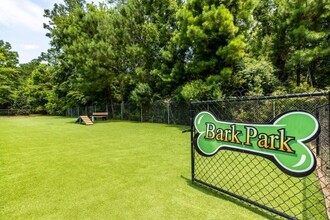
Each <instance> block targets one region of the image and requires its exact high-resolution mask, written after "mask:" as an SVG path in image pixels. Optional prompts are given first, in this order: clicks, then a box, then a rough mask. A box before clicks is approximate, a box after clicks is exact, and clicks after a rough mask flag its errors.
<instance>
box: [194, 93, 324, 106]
mask: <svg viewBox="0 0 330 220" xmlns="http://www.w3.org/2000/svg"><path fill="white" fill-rule="evenodd" d="M312 96H330V91H325V92H313V93H294V94H285V95H277V96H253V97H239V98H226V99H219V100H207V101H192V102H190V103H191V104H201V103H213V102H233V101H235V102H241V101H251V100H266V99H269V100H272V99H288V98H302V97H312Z"/></svg>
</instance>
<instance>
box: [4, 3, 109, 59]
mask: <svg viewBox="0 0 330 220" xmlns="http://www.w3.org/2000/svg"><path fill="white" fill-rule="evenodd" d="M62 2H63V1H62V0H1V5H0V39H1V40H3V41H5V42H9V43H10V45H11V47H12V51H16V52H18V54H19V61H20V63H27V62H29V61H31V60H32V59H34V58H37V57H38V56H39V55H40V53H41V52H46V51H47V49H48V48H49V38H48V37H46V36H45V34H46V33H47V30H45V29H44V28H43V23H47V22H48V21H47V19H46V18H44V17H43V14H44V9H52V8H53V5H54V4H55V3H62ZM87 2H94V3H98V2H104V0H87Z"/></svg>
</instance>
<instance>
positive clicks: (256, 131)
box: [194, 111, 320, 177]
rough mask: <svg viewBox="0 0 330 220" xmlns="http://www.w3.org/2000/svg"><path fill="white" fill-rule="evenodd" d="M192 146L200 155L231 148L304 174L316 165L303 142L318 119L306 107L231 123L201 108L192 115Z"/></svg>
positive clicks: (311, 134)
mask: <svg viewBox="0 0 330 220" xmlns="http://www.w3.org/2000/svg"><path fill="white" fill-rule="evenodd" d="M194 126H195V128H196V131H197V133H196V135H195V137H194V146H195V149H196V150H197V152H198V153H200V154H201V155H203V156H209V157H210V156H213V155H215V154H216V153H217V152H218V151H219V150H225V149H226V150H234V151H239V152H244V153H249V154H254V155H259V156H261V157H264V158H267V159H269V160H271V161H272V162H273V163H275V164H276V166H277V167H278V168H279V169H281V170H282V171H283V172H285V173H286V174H288V175H291V176H295V177H303V176H307V175H309V174H311V173H312V172H313V171H314V170H315V167H316V158H315V156H314V154H313V152H312V151H311V150H310V148H309V147H308V146H307V145H306V143H308V142H310V141H312V140H313V139H315V138H316V137H317V135H318V134H319V132H320V125H319V122H318V121H317V119H316V118H315V117H314V116H313V115H311V114H309V113H308V112H305V111H291V112H286V113H283V114H281V115H279V116H277V117H276V118H274V119H273V120H272V122H270V123H269V124H247V123H231V122H225V121H220V120H217V119H216V117H215V116H214V115H213V114H211V113H210V112H206V111H202V112H200V113H199V114H197V115H196V117H195V119H194Z"/></svg>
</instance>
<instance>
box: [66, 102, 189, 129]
mask: <svg viewBox="0 0 330 220" xmlns="http://www.w3.org/2000/svg"><path fill="white" fill-rule="evenodd" d="M93 112H108V113H109V116H110V118H112V119H119V120H130V121H143V122H156V123H166V124H175V125H189V124H190V118H189V115H190V113H189V112H190V110H189V103H186V102H169V101H155V102H152V103H150V104H145V105H142V106H141V105H136V104H134V103H121V104H113V105H112V106H110V105H94V106H83V107H73V108H69V109H67V111H66V116H69V117H79V116H80V115H88V116H91V115H92V113H93Z"/></svg>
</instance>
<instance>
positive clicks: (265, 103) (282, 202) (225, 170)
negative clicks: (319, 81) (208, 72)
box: [192, 93, 330, 219]
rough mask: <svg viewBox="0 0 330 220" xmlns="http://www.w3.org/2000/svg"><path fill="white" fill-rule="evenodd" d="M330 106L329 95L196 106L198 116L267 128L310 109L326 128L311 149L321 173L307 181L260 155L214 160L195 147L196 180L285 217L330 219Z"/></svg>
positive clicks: (224, 155)
mask: <svg viewBox="0 0 330 220" xmlns="http://www.w3.org/2000/svg"><path fill="white" fill-rule="evenodd" d="M329 105H330V100H329V93H317V94H309V95H307V94H298V95H288V96H277V97H260V98H253V99H247V98H246V99H228V100H221V101H209V102H194V103H192V110H193V114H194V115H196V114H197V113H198V112H201V111H209V112H211V113H213V114H214V115H215V116H216V117H217V118H218V119H219V120H222V121H230V122H246V123H268V122H270V121H271V120H272V119H273V118H274V117H275V116H276V115H278V114H280V113H283V112H286V111H290V110H305V111H307V112H310V113H311V114H313V115H314V116H315V117H317V118H318V120H319V122H320V125H321V133H320V135H319V138H317V139H316V140H314V141H313V142H311V143H309V144H308V146H309V147H310V148H311V149H312V151H313V152H314V154H315V155H316V157H317V168H316V170H315V171H314V173H312V174H311V175H309V176H307V177H299V178H298V177H292V176H289V175H287V174H285V173H283V172H282V171H280V170H279V169H278V168H277V167H276V165H274V163H273V162H271V161H270V160H267V159H264V158H262V157H259V156H256V155H252V154H246V153H240V152H237V151H230V150H220V151H219V152H218V153H217V154H216V155H215V156H213V157H204V156H201V155H200V154H198V153H197V151H196V150H195V149H194V148H193V154H192V160H193V161H192V166H193V167H192V178H193V181H194V182H197V183H201V184H204V185H206V186H208V187H211V188H214V189H216V190H219V191H222V192H225V193H228V194H230V195H232V196H235V197H236V198H239V199H242V200H245V201H247V202H249V203H252V204H254V205H256V206H259V207H261V208H264V209H267V210H269V211H271V212H272V213H276V214H278V215H280V216H282V217H285V218H292V219H328V218H329V217H330V216H329V213H330V194H329V190H330V164H329V163H330V142H329ZM192 136H194V134H192Z"/></svg>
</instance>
